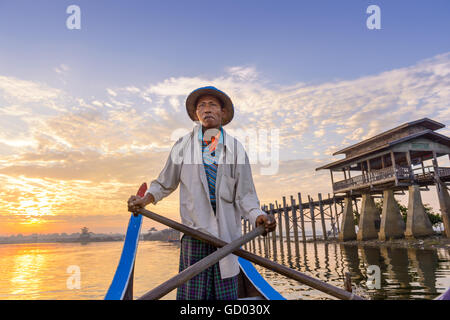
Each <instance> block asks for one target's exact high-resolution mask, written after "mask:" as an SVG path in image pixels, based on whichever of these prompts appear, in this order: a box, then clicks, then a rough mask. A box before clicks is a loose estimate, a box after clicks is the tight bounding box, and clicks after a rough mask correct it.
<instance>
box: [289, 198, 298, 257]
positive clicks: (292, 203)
mask: <svg viewBox="0 0 450 320" xmlns="http://www.w3.org/2000/svg"><path fill="white" fill-rule="evenodd" d="M291 210H292V221H293V222H292V223H293V226H294V242H295V254H296V255H297V257H298V255H299V252H300V249H299V247H298V223H297V222H298V221H297V210H296V209H295V199H294V197H293V196H291Z"/></svg>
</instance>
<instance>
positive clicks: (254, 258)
mask: <svg viewBox="0 0 450 320" xmlns="http://www.w3.org/2000/svg"><path fill="white" fill-rule="evenodd" d="M137 212H138V213H140V214H142V215H143V216H144V217H147V218H150V219H152V220H155V221H157V222H159V223H162V224H164V225H166V226H168V227H171V228H173V229H175V230H178V231H180V232H182V233H184V234H187V235H189V236H191V237H194V238H196V239H198V240H202V241H205V242H207V243H209V244H211V245H213V246H215V247H223V246H225V245H226V244H227V243H226V242H225V241H222V240H220V239H218V238H216V237H213V236H210V235H208V234H205V233H203V232H200V231H198V230H195V229H192V228H190V227H187V226H185V225H184V224H181V223H178V222H176V221H173V220H171V219H168V218H166V217H163V216H161V215H159V214H157V213H154V212H152V211H149V210H147V209H139V210H138V211H137ZM233 254H235V255H237V256H239V257H242V258H244V259H246V260H248V261H250V262H253V263H255V264H257V265H260V266H262V267H265V268H267V269H270V270H272V271H275V272H277V273H280V274H282V275H284V276H286V277H288V278H291V279H294V280H297V281H299V282H301V283H303V284H305V285H307V286H310V287H312V288H314V289H317V290H319V291H322V292H324V293H327V294H329V295H331V296H333V297H336V298H338V299H343V300H363V299H362V298H361V297H359V296H357V295H354V294H352V293H350V292H348V291H345V290H343V289H341V288H339V287H336V286H333V285H331V284H328V283H326V282H323V281H321V280H318V279H316V278H313V277H310V276H308V275H306V274H304V273H301V272H299V271H296V270H293V269H291V268H288V267H286V266H284V265H281V264H278V263H276V262H274V261H271V260H269V259H265V258H263V257H260V256H258V255H255V254H253V253H250V252H248V251H245V250H242V249H237V250H235V251H234V252H233Z"/></svg>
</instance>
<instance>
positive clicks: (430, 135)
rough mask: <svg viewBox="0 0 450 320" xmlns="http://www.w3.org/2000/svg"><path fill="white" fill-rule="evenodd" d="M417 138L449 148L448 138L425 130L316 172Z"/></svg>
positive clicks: (449, 140)
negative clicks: (423, 138) (427, 139)
mask: <svg viewBox="0 0 450 320" xmlns="http://www.w3.org/2000/svg"><path fill="white" fill-rule="evenodd" d="M419 137H426V138H429V139H430V140H433V141H436V142H439V143H441V144H443V145H446V146H448V147H450V138H449V137H447V136H444V135H442V134H440V133H437V132H434V131H433V130H430V129H427V130H424V131H421V132H417V133H414V134H411V135H409V136H407V137H403V138H400V139H397V140H394V141H391V142H388V143H386V144H383V145H381V146H379V147H377V148H374V149H371V150H370V151H368V152H366V153H363V154H358V155H355V156H352V157H347V158H344V159H341V160H337V161H334V162H331V163H329V164H326V165H324V166H321V167H319V168H316V171H318V170H321V169H332V168H333V167H337V166H341V165H343V164H345V163H351V162H354V161H355V160H357V159H359V158H364V157H367V156H368V155H370V154H373V153H377V152H380V151H383V150H385V149H389V148H390V147H392V146H394V145H396V144H399V143H402V142H405V141H409V140H412V139H415V138H419Z"/></svg>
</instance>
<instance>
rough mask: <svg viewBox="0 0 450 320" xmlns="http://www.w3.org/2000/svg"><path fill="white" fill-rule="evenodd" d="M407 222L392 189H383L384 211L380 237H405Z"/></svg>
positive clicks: (381, 238) (382, 238)
mask: <svg viewBox="0 0 450 320" xmlns="http://www.w3.org/2000/svg"><path fill="white" fill-rule="evenodd" d="M404 232H405V222H404V221H403V218H402V215H401V214H400V210H399V208H398V205H397V203H396V202H395V198H394V191H393V190H392V189H388V190H384V191H383V211H382V212H381V225H380V232H379V233H378V239H380V240H388V239H390V238H403V237H404Z"/></svg>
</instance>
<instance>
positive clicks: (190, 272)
mask: <svg viewBox="0 0 450 320" xmlns="http://www.w3.org/2000/svg"><path fill="white" fill-rule="evenodd" d="M264 232H265V230H264V226H259V227H258V228H256V229H253V230H252V231H251V232H249V233H247V234H245V235H243V236H242V237H240V238H238V239H236V240H233V241H232V242H230V243H229V244H227V245H226V246H224V247H222V248H220V249H218V250H216V251H214V252H213V253H211V254H210V255H208V256H206V257H205V258H203V259H202V260H200V261H198V262H196V263H194V264H193V265H191V266H189V267H188V268H186V269H184V270H183V271H181V272H180V273H179V274H177V275H176V276H175V277H173V278H171V279H169V280H167V281H166V282H164V283H163V284H160V285H159V286H157V287H156V288H155V289H153V290H151V291H149V292H147V293H146V294H144V295H143V296H142V297H140V298H139V299H138V300H156V299H159V298H162V297H163V296H165V295H166V294H168V293H169V292H170V291H172V290H173V289H175V288H177V287H179V286H181V285H182V284H183V283H185V282H186V281H188V280H190V279H192V278H193V277H195V276H196V275H198V274H199V273H200V272H202V271H203V270H206V269H207V268H209V267H211V266H212V265H213V264H215V263H216V262H218V261H219V260H220V259H222V258H223V257H225V256H227V255H229V254H230V253H232V252H233V251H235V250H236V249H238V248H239V247H240V246H242V245H243V244H245V243H247V242H249V241H250V240H252V239H254V238H256V237H257V236H260V235H261V234H263V233H264Z"/></svg>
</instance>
